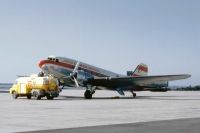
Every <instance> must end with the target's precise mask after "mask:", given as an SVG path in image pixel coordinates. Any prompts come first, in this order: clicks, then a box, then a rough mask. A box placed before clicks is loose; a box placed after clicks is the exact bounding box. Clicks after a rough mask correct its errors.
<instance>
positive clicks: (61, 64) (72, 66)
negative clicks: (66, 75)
mask: <svg viewBox="0 0 200 133" xmlns="http://www.w3.org/2000/svg"><path fill="white" fill-rule="evenodd" d="M44 64H54V65H58V66H62V67H66V68H70V69H74V67H75V66H74V65H72V64H68V63H63V62H55V61H50V60H42V61H40V62H39V64H38V65H39V67H40V68H42V66H43V65H44ZM79 68H81V69H83V70H85V71H90V73H91V74H93V75H95V76H98V77H107V76H106V75H103V74H101V73H97V72H95V71H93V70H92V71H91V70H88V69H86V68H83V67H79Z"/></svg>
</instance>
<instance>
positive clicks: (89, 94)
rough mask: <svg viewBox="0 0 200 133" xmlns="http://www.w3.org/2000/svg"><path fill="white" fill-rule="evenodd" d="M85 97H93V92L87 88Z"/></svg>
mask: <svg viewBox="0 0 200 133" xmlns="http://www.w3.org/2000/svg"><path fill="white" fill-rule="evenodd" d="M84 97H85V99H92V93H91V91H90V90H86V91H85V93H84Z"/></svg>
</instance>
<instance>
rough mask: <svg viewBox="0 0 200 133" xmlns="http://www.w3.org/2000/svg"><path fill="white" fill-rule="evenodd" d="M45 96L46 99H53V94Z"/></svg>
mask: <svg viewBox="0 0 200 133" xmlns="http://www.w3.org/2000/svg"><path fill="white" fill-rule="evenodd" d="M46 97H47V99H48V100H53V98H54V97H53V96H50V95H49V94H47V95H46Z"/></svg>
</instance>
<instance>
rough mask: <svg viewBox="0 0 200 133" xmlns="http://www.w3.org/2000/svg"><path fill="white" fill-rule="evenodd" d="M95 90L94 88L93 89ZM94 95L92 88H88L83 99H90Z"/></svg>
mask: <svg viewBox="0 0 200 133" xmlns="http://www.w3.org/2000/svg"><path fill="white" fill-rule="evenodd" d="M94 88H96V87H94ZM94 93H95V89H93V87H90V88H88V87H87V90H86V91H85V93H84V97H85V99H92V95H93V94H94Z"/></svg>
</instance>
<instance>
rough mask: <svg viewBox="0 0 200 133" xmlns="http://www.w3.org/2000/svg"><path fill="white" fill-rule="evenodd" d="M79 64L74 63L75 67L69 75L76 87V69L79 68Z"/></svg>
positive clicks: (77, 85)
mask: <svg viewBox="0 0 200 133" xmlns="http://www.w3.org/2000/svg"><path fill="white" fill-rule="evenodd" d="M79 64H80V62H79V61H78V62H77V63H76V66H75V68H74V70H73V72H72V73H71V74H70V76H71V77H72V79H73V80H74V82H75V84H76V87H79V84H78V81H77V74H78V67H79Z"/></svg>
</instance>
